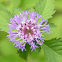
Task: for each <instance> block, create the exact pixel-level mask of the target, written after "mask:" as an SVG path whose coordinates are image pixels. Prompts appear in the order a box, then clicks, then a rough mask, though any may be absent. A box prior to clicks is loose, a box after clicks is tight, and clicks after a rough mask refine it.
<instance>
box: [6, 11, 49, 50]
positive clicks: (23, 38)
mask: <svg viewBox="0 0 62 62" xmlns="http://www.w3.org/2000/svg"><path fill="white" fill-rule="evenodd" d="M41 17H42V16H41V15H39V14H37V13H36V12H31V13H30V11H28V12H27V11H26V12H25V11H24V12H23V13H20V14H19V15H16V16H15V17H13V18H11V19H10V24H9V26H10V29H9V32H8V34H9V35H8V36H7V37H8V38H10V41H13V42H14V44H16V47H19V49H21V50H22V51H23V50H25V51H26V48H25V46H26V43H28V44H29V45H31V47H30V49H32V51H33V50H35V51H36V48H38V46H37V44H39V45H42V44H43V42H44V40H45V39H44V38H42V36H43V33H44V32H49V25H47V22H48V20H44V19H42V21H41V22H40V23H38V19H39V18H41ZM33 41H36V44H35V42H33Z"/></svg>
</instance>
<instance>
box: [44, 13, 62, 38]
mask: <svg viewBox="0 0 62 62" xmlns="http://www.w3.org/2000/svg"><path fill="white" fill-rule="evenodd" d="M49 24H50V32H49V33H44V36H45V38H46V39H52V38H55V37H57V38H62V29H61V28H62V15H61V14H55V15H54V17H53V18H51V19H50V20H49Z"/></svg>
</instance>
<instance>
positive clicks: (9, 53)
mask: <svg viewBox="0 0 62 62" xmlns="http://www.w3.org/2000/svg"><path fill="white" fill-rule="evenodd" d="M38 1H39V0H0V10H1V9H2V8H3V9H4V10H7V11H8V12H9V13H13V11H14V9H16V8H20V9H22V10H26V9H28V8H32V7H34V6H35V5H36V3H37V2H38ZM54 4H55V10H56V12H55V14H54V15H53V17H52V18H50V19H49V23H54V24H55V25H57V28H56V29H55V30H54V33H52V34H54V35H55V37H62V0H55V2H54ZM0 13H1V12H0ZM6 15H7V14H6ZM1 16H2V15H0V18H1ZM0 21H1V20H0ZM0 23H2V21H1V22H0ZM3 23H4V22H3ZM59 32H60V33H59ZM52 34H51V36H50V37H52V38H54V36H52ZM6 36H7V33H6V32H4V31H0V62H48V61H47V59H46V58H45V56H44V52H43V50H42V48H41V51H40V52H39V53H38V54H36V53H32V54H29V55H28V57H27V55H26V57H27V61H25V60H24V58H22V57H20V56H19V55H18V52H17V50H18V48H15V47H14V46H13V45H12V43H11V42H10V41H9V40H8V39H6ZM47 38H48V37H47ZM8 41H9V42H8ZM21 54H22V53H21ZM24 55H25V54H23V56H24Z"/></svg>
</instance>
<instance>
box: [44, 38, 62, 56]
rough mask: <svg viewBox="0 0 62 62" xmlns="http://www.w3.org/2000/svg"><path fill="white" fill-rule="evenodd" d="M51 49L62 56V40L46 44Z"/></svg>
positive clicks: (53, 40)
mask: <svg viewBox="0 0 62 62" xmlns="http://www.w3.org/2000/svg"><path fill="white" fill-rule="evenodd" d="M44 44H45V45H47V46H48V47H49V48H51V49H52V50H54V51H55V52H56V53H57V54H59V55H62V40H61V39H60V38H59V39H56V38H53V39H51V40H47V41H45V42H44Z"/></svg>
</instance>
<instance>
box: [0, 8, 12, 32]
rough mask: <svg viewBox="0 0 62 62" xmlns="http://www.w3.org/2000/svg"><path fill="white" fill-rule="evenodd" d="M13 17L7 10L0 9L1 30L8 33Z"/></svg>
mask: <svg viewBox="0 0 62 62" xmlns="http://www.w3.org/2000/svg"><path fill="white" fill-rule="evenodd" d="M11 17H12V15H11V14H10V13H9V12H8V11H6V10H5V9H2V8H0V29H1V30H2V31H5V32H7V29H8V28H9V27H8V24H9V21H10V18H11Z"/></svg>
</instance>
